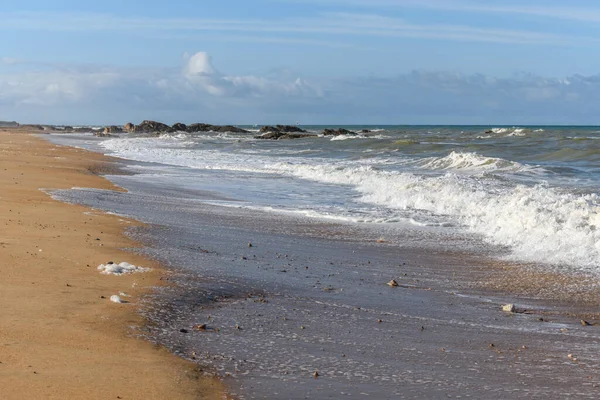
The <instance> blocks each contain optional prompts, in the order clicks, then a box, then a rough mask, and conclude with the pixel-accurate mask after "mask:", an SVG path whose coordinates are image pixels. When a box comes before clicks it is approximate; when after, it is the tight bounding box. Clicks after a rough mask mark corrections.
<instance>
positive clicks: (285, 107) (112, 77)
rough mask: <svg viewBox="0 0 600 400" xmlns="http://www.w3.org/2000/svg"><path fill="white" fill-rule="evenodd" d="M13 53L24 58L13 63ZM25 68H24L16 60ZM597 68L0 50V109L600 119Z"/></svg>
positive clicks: (55, 114)
mask: <svg viewBox="0 0 600 400" xmlns="http://www.w3.org/2000/svg"><path fill="white" fill-rule="evenodd" d="M16 63H18V64H19V66H20V68H18V69H16V68H15V64H16ZM24 64H25V65H27V68H22V65H24ZM599 93H600V75H596V76H589V77H585V76H580V75H575V76H571V77H568V78H562V79H559V78H544V77H540V76H535V75H528V74H521V75H516V76H512V77H509V78H495V77H490V76H485V75H478V74H475V75H465V74H459V73H450V72H433V71H414V72H411V73H403V74H398V75H396V76H389V77H356V78H344V79H332V78H320V77H301V76H299V75H297V74H295V73H293V72H291V71H278V72H275V73H269V74H265V75H262V76H259V75H228V74H226V73H223V72H220V71H219V69H218V68H216V67H215V66H214V65H213V62H212V60H211V58H210V56H209V55H208V54H206V53H204V52H199V53H196V54H193V55H185V56H184V58H183V62H182V65H181V66H180V67H179V68H172V69H141V68H140V69H136V68H117V67H106V66H104V67H96V66H64V65H63V66H49V65H36V64H31V63H26V62H24V61H22V60H3V59H0V119H9V120H12V119H17V120H19V121H21V122H43V123H56V124H58V123H65V124H66V123H68V124H96V123H97V124H104V123H123V122H126V121H129V120H133V121H138V120H142V119H158V120H162V121H165V122H170V123H173V122H177V121H182V122H188V123H189V122H196V121H204V122H210V123H235V124H254V123H257V124H263V123H295V122H296V121H299V122H300V123H302V124H322V123H331V124H353V123H354V124H359V123H360V124H367V123H369V124H600V115H598V113H597V110H596V104H598V100H599V98H600V94H599Z"/></svg>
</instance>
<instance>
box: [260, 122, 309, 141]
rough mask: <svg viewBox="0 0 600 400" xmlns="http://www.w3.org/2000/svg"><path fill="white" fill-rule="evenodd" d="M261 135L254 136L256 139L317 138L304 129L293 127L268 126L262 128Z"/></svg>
mask: <svg viewBox="0 0 600 400" xmlns="http://www.w3.org/2000/svg"><path fill="white" fill-rule="evenodd" d="M260 132H261V135H258V136H254V138H255V139H269V140H282V139H302V138H307V137H315V136H317V135H314V134H312V133H307V132H306V131H305V130H304V129H301V128H298V127H297V126H293V125H275V126H270V125H266V126H263V127H262V128H260Z"/></svg>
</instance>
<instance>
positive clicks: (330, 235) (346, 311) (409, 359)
mask: <svg viewBox="0 0 600 400" xmlns="http://www.w3.org/2000/svg"><path fill="white" fill-rule="evenodd" d="M136 175H137V174H136ZM130 178H133V179H130ZM111 180H112V181H113V183H115V184H116V185H119V186H122V187H126V188H127V189H129V191H128V192H120V193H116V194H115V195H114V196H104V195H103V193H102V192H98V191H65V192H63V193H61V194H60V195H59V196H58V197H59V198H62V199H63V200H65V199H69V200H66V201H71V200H72V201H73V202H75V203H78V204H87V205H88V206H91V207H94V208H95V209H103V210H110V211H113V212H117V213H119V214H123V215H131V216H133V217H135V218H137V219H139V220H141V221H145V222H147V223H149V224H150V225H147V226H144V227H140V228H136V229H134V230H133V231H130V234H131V233H133V237H134V238H135V239H136V240H137V241H139V242H141V243H145V244H146V245H147V247H144V251H143V253H144V254H145V255H150V256H151V258H152V259H156V260H158V261H159V262H162V263H163V265H167V266H169V270H172V271H173V275H171V281H172V282H174V283H175V285H174V286H169V287H163V289H164V290H159V291H157V292H155V293H153V296H152V299H151V302H150V303H151V304H150V306H154V309H147V308H144V311H148V312H149V314H146V316H147V317H149V320H150V321H151V322H153V323H156V325H155V326H147V328H148V329H149V331H148V332H146V333H148V337H149V338H150V339H151V340H153V341H154V342H157V343H160V344H161V345H165V346H166V347H167V348H169V349H170V350H171V351H172V352H173V353H175V354H178V355H180V356H181V357H184V358H187V359H189V360H195V361H197V362H199V365H200V367H201V368H204V367H206V368H207V369H209V370H211V369H212V370H215V371H220V375H221V376H222V377H231V378H227V379H226V380H227V384H228V388H229V390H230V393H232V394H233V395H238V396H239V397H240V398H256V397H264V396H268V395H269V394H273V393H278V394H282V393H291V392H289V390H296V392H294V393H296V394H299V393H301V392H298V390H302V391H304V390H307V391H308V393H307V392H305V394H306V395H309V396H313V397H314V396H321V397H323V396H325V397H326V396H328V395H329V396H330V397H331V396H335V394H336V393H339V392H341V391H345V392H346V393H347V394H348V387H351V388H353V389H355V390H358V389H357V388H359V387H360V388H361V389H360V390H363V391H364V392H370V393H371V394H372V395H379V396H387V395H389V394H390V393H392V391H393V390H395V393H394V394H395V395H396V394H397V395H404V396H408V397H411V395H414V396H415V397H428V396H429V397H431V396H438V395H442V394H443V393H444V392H445V393H446V394H452V395H457V396H458V395H461V394H463V393H465V390H467V393H471V394H475V396H476V397H477V396H479V397H481V396H483V395H488V394H489V393H495V394H497V395H498V396H504V397H505V398H507V397H510V398H517V397H527V396H529V395H531V394H535V393H536V392H537V394H539V395H543V396H545V397H546V398H547V397H548V396H549V398H558V397H556V396H559V397H560V396H561V395H567V394H569V393H573V392H574V391H575V390H579V389H577V386H578V385H581V386H582V387H583V389H581V391H579V392H578V393H580V394H581V395H582V397H584V396H586V395H587V394H588V392H589V390H591V388H592V387H597V386H598V385H599V384H600V383H599V382H598V381H597V379H596V378H594V379H592V378H588V376H586V375H587V374H590V375H589V376H592V375H594V376H595V374H596V371H598V370H600V368H599V366H600V360H599V359H598V357H596V356H595V353H594V350H593V349H594V346H595V341H596V340H597V339H598V333H597V332H596V331H597V328H594V327H587V328H586V327H581V326H580V324H579V321H578V319H577V318H574V315H572V314H576V315H578V314H580V313H579V311H582V312H584V309H585V308H586V304H585V303H586V302H576V303H575V304H573V303H569V302H568V301H559V299H558V298H557V299H553V298H545V299H544V298H537V299H535V298H530V297H528V296H527V293H528V291H531V293H534V294H535V290H537V289H536V287H531V286H528V285H527V284H526V283H527V282H529V283H536V282H537V281H538V280H539V275H536V274H535V273H530V271H527V270H526V269H524V268H525V265H517V264H514V263H502V262H498V260H495V261H494V260H493V259H490V257H486V256H481V255H473V254H469V253H464V254H463V253H460V252H453V251H451V250H450V248H448V246H444V248H445V249H447V250H446V251H444V250H442V248H441V247H435V248H430V249H429V250H426V249H424V248H420V247H419V246H412V245H411V244H415V243H416V241H415V239H416V238H409V237H407V236H406V235H400V236H399V237H396V238H392V237H390V238H389V239H392V240H391V241H389V242H388V241H383V242H382V243H379V240H378V238H380V235H379V234H378V233H377V232H375V231H370V230H369V229H362V228H359V227H357V228H356V229H354V228H352V229H351V230H348V228H349V226H346V225H343V224H337V223H324V222H316V221H315V220H304V221H303V220H302V219H301V218H287V217H285V216H283V215H276V214H269V213H256V212H245V211H242V210H236V209H229V208H223V207H219V206H211V205H206V204H202V202H200V203H198V202H197V201H196V200H197V198H205V199H210V197H211V196H213V195H214V196H220V195H219V192H214V193H208V192H203V191H201V190H200V191H195V190H190V191H185V192H179V191H178V190H177V188H176V187H175V188H172V187H171V188H170V187H169V185H161V184H160V183H157V184H156V185H153V183H152V182H151V181H150V182H148V181H147V180H145V179H144V178H143V176H141V177H140V179H135V177H133V176H131V177H129V176H115V177H111ZM136 182H137V183H136ZM153 193H159V194H160V195H159V197H162V199H155V203H153V200H152V194H153ZM148 195H150V196H148ZM221 195H222V194H221ZM169 196H176V197H174V198H171V199H170V198H169ZM168 204H172V205H173V206H174V207H167V208H160V207H162V206H165V205H168ZM123 207H124V208H123ZM190 207H193V212H192V213H191V214H189V212H190V211H191V210H192V209H191V208H190ZM157 209H161V212H160V213H156V212H155V211H153V210H157ZM186 209H187V210H188V211H187V213H186ZM178 210H179V211H178ZM177 212H180V213H181V215H180V217H177ZM163 214H164V215H163ZM192 216H193V217H192ZM190 217H192V218H190ZM193 220H195V221H196V223H193ZM173 221H180V222H178V224H177V225H176V226H177V229H176V232H174V233H173V235H172V236H170V237H169V226H170V224H171V222H173ZM184 221H185V222H190V223H192V225H193V226H190V227H189V228H190V229H191V230H189V231H188V230H187V227H186V228H185V229H184V230H183V231H181V230H180V229H182V228H183V227H182V226H181V225H179V223H183V222H184ZM162 225H164V226H162ZM161 226H162V227H161ZM198 227H200V228H199V229H198V230H196V228H198ZM257 227H261V228H260V229H257ZM153 239H154V240H153ZM386 239H388V238H386ZM249 241H251V242H252V243H253V246H252V247H249V246H248V242H249ZM401 243H409V244H408V246H406V245H405V244H402V245H401ZM165 246H166V247H165ZM307 251H308V252H309V253H307ZM186 252H188V253H189V254H190V256H189V257H191V258H188V260H186V258H185V255H184V253H186ZM182 257H183V258H182ZM189 260H193V262H192V263H191V264H190V263H189ZM284 260H285V261H284ZM396 260H402V261H403V262H402V263H398V262H396ZM186 263H187V265H186ZM400 264H401V265H400ZM305 265H306V266H310V269H308V268H307V269H306V270H304V266H305ZM171 267H173V268H171ZM189 273H192V275H190V274H189ZM394 275H395V276H397V278H396V279H398V281H399V283H400V286H399V288H396V289H390V288H388V287H387V286H385V282H387V281H388V280H389V278H390V277H392V276H394ZM495 276H496V277H500V278H503V279H504V281H498V280H495V279H494V277H495ZM358 278H360V279H358ZM515 278H517V279H515ZM545 279H546V280H545V281H543V282H556V283H557V284H558V285H561V284H562V283H561V282H566V281H564V280H562V281H561V280H557V277H555V276H551V274H546V277H545ZM515 282H518V283H519V285H515V284H514V283H515ZM540 282H542V281H541V280H540ZM177 284H180V285H179V286H177ZM540 286H542V285H537V287H540ZM359 299H360V300H359ZM564 300H567V299H564ZM504 302H515V305H516V306H517V308H518V309H519V312H516V313H504V312H502V311H501V310H500V306H501V305H502V304H504ZM151 308H152V307H151ZM165 309H169V313H168V318H166V319H165V314H164V310H165ZM524 309H526V310H525V311H526V312H521V311H523V310H524ZM324 317H327V318H324ZM590 317H591V318H595V316H592V315H590ZM378 320H381V321H382V322H380V323H379V322H378ZM203 321H208V322H207V326H208V329H207V330H206V331H204V332H196V330H195V329H194V327H195V326H196V324H197V323H198V322H203ZM285 321H289V322H285ZM348 321H354V322H352V323H350V324H348ZM331 323H333V324H335V326H336V331H332V330H331V329H330V328H329V327H328V324H331ZM238 326H240V327H241V329H238V328H237V327H238ZM299 326H304V327H306V329H304V328H301V330H300V331H299V330H298V327H299ZM182 328H183V329H186V330H187V332H184V333H183V334H182V333H181V331H180V329H182ZM423 328H424V329H423ZM153 329H154V331H153ZM346 332H348V333H349V335H345V333H346ZM350 333H351V334H350ZM153 336H154V337H153ZM391 338H394V339H393V340H391ZM156 339H158V340H156ZM336 341H341V342H343V343H345V345H344V346H343V347H340V343H336ZM356 341H358V342H361V347H360V348H353V347H352V346H351V344H352V343H353V342H356ZM302 343H305V345H303V344H302ZM320 343H328V345H327V346H325V347H322V348H320ZM298 345H300V347H298ZM273 346H274V349H273V350H271V351H270V353H271V355H269V356H267V355H265V354H263V353H262V352H260V351H258V349H265V348H271V347H273ZM290 346H291V348H292V349H294V348H295V349H296V350H295V351H300V353H295V352H294V350H290V349H288V347H290ZM294 346H295V347H294ZM304 346H309V347H310V348H312V349H309V350H307V351H306V352H304V353H303V351H304V350H306V348H304ZM316 346H319V347H316ZM364 350H368V351H367V353H369V352H370V353H372V355H373V358H370V356H369V355H368V354H367V355H365V354H364V353H365V351H364ZM290 352H291V353H290ZM342 353H343V354H344V356H343V359H340V354H342ZM196 354H198V355H200V358H199V359H196V357H195V355H196ZM281 354H282V355H284V356H285V355H286V354H288V355H289V356H290V358H291V357H292V355H293V359H294V361H290V362H289V363H288V362H287V360H285V359H282V358H280V355H281ZM417 354H418V356H417ZM570 354H574V356H573V357H571V356H568V355H570ZM296 358H298V359H299V360H301V361H296V360H295V359H296ZM572 358H575V360H573V359H572ZM473 366H476V368H475V369H473ZM263 368H265V371H264V372H263V371H262V370H263ZM405 370H406V371H405ZM455 370H462V371H463V372H460V371H456V372H455ZM281 371H284V375H282V374H281ZM315 371H318V372H319V376H320V377H319V379H314V377H313V372H315ZM515 373H517V374H521V375H523V376H527V377H528V378H529V380H528V381H523V380H519V379H518V378H517V376H518V375H517V376H515ZM352 374H354V375H353V376H354V377H355V378H353V379H352V380H351V381H350V382H345V381H344V380H343V379H341V378H345V377H346V376H347V375H348V376H351V375H352ZM338 375H339V376H338ZM556 377H558V378H557V379H555V378H556ZM278 379H279V380H282V381H283V382H286V383H285V384H284V385H283V386H282V384H281V382H279V381H278ZM385 382H394V383H395V384H396V385H397V388H395V389H393V388H390V387H388V386H386V384H385ZM421 382H428V384H423V383H421ZM558 383H560V385H558ZM298 385H300V386H298ZM484 387H485V388H488V389H484ZM486 390H488V391H487V392H486ZM286 391H287V392H286ZM355 394H356V395H357V396H358V394H357V393H355ZM283 396H284V397H285V394H284V395H283ZM290 396H291V394H290ZM348 396H349V395H348ZM534 397H536V396H534ZM538 397H539V396H538Z"/></svg>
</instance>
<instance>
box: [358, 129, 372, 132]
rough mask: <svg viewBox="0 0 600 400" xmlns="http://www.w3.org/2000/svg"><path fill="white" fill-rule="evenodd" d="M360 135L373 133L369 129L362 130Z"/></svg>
mask: <svg viewBox="0 0 600 400" xmlns="http://www.w3.org/2000/svg"><path fill="white" fill-rule="evenodd" d="M360 133H371V131H370V130H368V129H361V130H360Z"/></svg>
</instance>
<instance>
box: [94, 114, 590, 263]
mask: <svg viewBox="0 0 600 400" xmlns="http://www.w3.org/2000/svg"><path fill="white" fill-rule="evenodd" d="M242 128H247V129H253V128H252V127H243V126H242ZM304 128H305V129H307V130H308V131H310V132H315V133H318V132H321V131H322V130H323V129H324V128H327V126H306V127H304ZM345 128H347V129H350V130H355V131H357V132H359V131H360V130H363V129H366V130H369V131H370V132H369V133H365V134H359V135H356V136H345V135H342V136H337V137H318V138H308V139H296V140H280V141H268V140H258V139H254V138H253V136H254V135H253V134H216V133H205V134H188V133H175V134H164V135H160V136H158V137H154V136H152V137H130V136H126V137H122V138H115V139H108V140H97V139H94V138H91V137H90V138H89V140H88V146H95V147H96V148H97V149H98V150H100V151H103V152H104V153H106V154H110V155H114V156H117V157H122V158H125V159H128V160H134V161H141V162H145V163H152V164H151V165H145V166H144V167H140V170H139V172H141V173H142V174H143V176H144V179H151V180H152V181H154V182H164V183H166V182H168V183H169V184H170V185H173V186H176V187H179V188H182V189H201V190H209V191H218V192H221V193H225V194H227V196H229V197H231V198H232V200H231V201H227V200H223V201H217V202H216V203H218V204H219V205H221V206H229V207H243V208H247V209H254V210H261V211H267V212H272V213H295V214H301V215H304V216H306V217H310V218H315V219H328V220H336V221H344V222H347V223H351V224H365V223H367V224H378V225H380V226H381V227H382V230H385V231H387V230H389V229H391V228H395V227H397V228H399V229H429V230H433V231H442V232H443V233H444V234H460V235H464V234H468V235H472V236H473V238H474V239H476V240H481V241H482V242H483V243H484V245H483V246H484V247H482V248H481V250H484V251H485V244H488V245H490V246H494V247H496V248H497V247H498V246H499V247H501V248H502V249H503V250H504V251H503V253H504V254H503V257H504V258H506V259H510V260H511V261H517V262H528V263H536V264H540V265H542V264H543V265H545V266H546V268H552V269H554V270H557V271H569V272H585V273H593V274H597V273H599V272H600V269H599V268H598V266H600V230H597V227H598V226H599V225H600V214H599V212H600V208H599V206H600V199H599V198H598V187H599V186H600V163H599V161H600V141H599V139H600V128H598V127H546V126H544V127H482V126H479V127H477V126H377V127H375V126H350V127H345ZM255 134H256V133H255ZM135 179H137V178H135ZM213 203H214V201H213Z"/></svg>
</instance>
